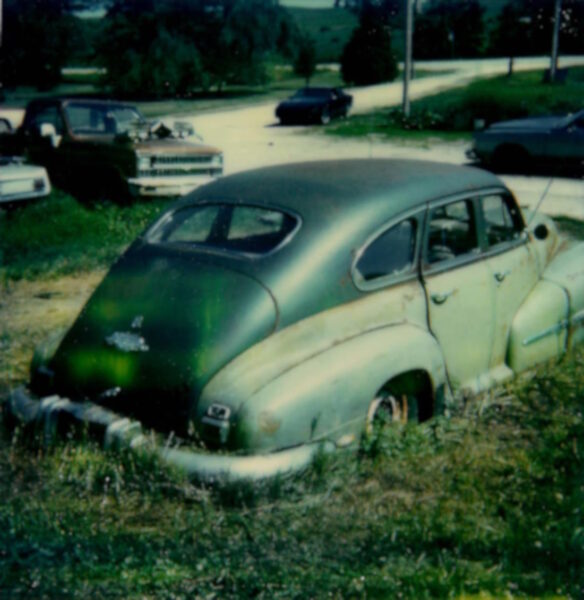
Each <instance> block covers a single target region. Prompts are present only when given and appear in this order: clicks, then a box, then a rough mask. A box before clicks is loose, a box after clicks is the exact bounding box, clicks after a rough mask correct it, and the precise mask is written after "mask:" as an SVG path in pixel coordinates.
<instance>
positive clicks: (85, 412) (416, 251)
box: [9, 160, 584, 479]
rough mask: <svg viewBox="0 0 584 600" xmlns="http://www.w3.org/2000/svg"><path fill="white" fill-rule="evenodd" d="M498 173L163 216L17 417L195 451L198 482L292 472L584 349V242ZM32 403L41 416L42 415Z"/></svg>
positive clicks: (242, 199) (252, 186)
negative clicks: (171, 440)
mask: <svg viewBox="0 0 584 600" xmlns="http://www.w3.org/2000/svg"><path fill="white" fill-rule="evenodd" d="M530 219H531V220H530V222H529V226H527V225H526V223H525V221H524V216H523V214H522V213H521V211H520V209H519V208H518V206H517V204H516V202H515V200H514V198H513V196H512V194H511V193H510V192H509V190H508V189H507V188H506V187H505V186H504V185H503V183H502V182H501V181H500V180H499V179H498V178H497V177H496V176H494V175H492V174H490V173H488V172H485V171H482V170H478V169H474V168H469V167H459V166H453V165H445V164H438V163H426V162H419V161H404V160H349V161H334V162H333V161H331V162H316V163H304V164H293V165H285V166H276V167H269V168H264V169H260V170H256V171H250V172H244V173H239V174H236V175H232V176H229V177H226V178H224V179H221V180H218V181H216V182H214V183H212V184H210V185H208V186H205V187H204V188H200V189H199V190H197V191H196V192H194V193H193V194H192V195H190V196H189V197H188V198H187V199H186V200H183V201H182V202H180V203H178V204H175V205H174V206H172V207H171V208H169V209H168V210H167V211H166V212H164V213H163V214H162V216H161V217H160V218H159V219H158V220H157V221H156V222H155V223H154V224H153V225H152V226H151V227H150V228H149V229H148V230H147V231H146V232H145V233H144V234H143V235H141V236H140V237H139V238H138V239H137V240H136V241H135V243H134V244H133V245H132V246H131V247H130V248H129V249H128V250H127V252H126V253H125V254H124V255H123V256H122V258H121V259H120V260H119V261H118V262H117V263H116V264H115V265H114V267H113V268H112V269H111V271H110V273H109V274H108V275H107V276H106V277H105V279H104V281H103V282H102V283H101V285H100V286H99V287H98V289H97V290H96V292H95V293H94V295H93V297H92V298H91V299H90V301H89V303H88V304H87V306H86V307H85V308H84V310H83V311H82V313H81V315H80V316H79V318H78V320H77V322H76V323H75V324H74V325H73V327H72V328H71V329H70V330H69V332H68V333H67V334H66V335H65V337H64V338H63V339H62V340H61V341H59V340H54V341H53V343H52V344H49V345H47V346H46V347H45V348H43V349H41V350H40V351H39V352H38V353H37V355H36V357H35V360H34V361H33V369H32V381H31V391H27V390H25V389H20V390H18V391H16V392H15V393H14V394H13V395H12V397H11V400H10V402H9V407H10V410H11V413H12V414H13V415H14V416H15V417H17V418H19V419H22V420H25V421H36V422H38V421H43V422H44V423H45V426H46V424H47V423H49V424H50V423H55V422H56V423H68V422H69V421H81V422H83V421H86V422H88V423H89V427H90V430H93V431H98V432H101V434H103V435H104V436H105V439H106V441H107V443H126V444H130V445H132V446H135V445H137V444H140V443H142V442H143V441H144V439H145V438H144V436H143V435H142V434H141V431H142V427H143V426H148V427H152V428H155V429H157V430H160V431H166V432H168V431H174V432H176V434H177V435H178V436H179V437H182V438H188V437H190V438H191V439H192V440H193V444H199V446H197V447H196V449H194V450H192V449H191V450H188V449H181V448H178V449H177V448H174V449H169V448H166V449H165V450H164V451H162V455H163V457H164V458H165V459H166V460H168V461H170V462H171V463H174V464H178V465H181V466H182V467H184V468H186V469H187V470H188V471H189V472H190V473H191V474H193V475H194V476H197V477H201V478H206V479H213V478H221V477H227V478H245V477H249V478H258V477H265V476H268V475H274V474H275V473H281V472H287V471H294V470H296V469H300V468H302V467H303V466H305V465H306V464H308V463H309V462H310V460H311V458H312V457H313V456H314V454H315V453H316V452H318V451H319V449H321V448H322V447H323V445H325V446H326V447H338V446H345V445H349V444H352V443H355V442H358V440H359V439H360V436H361V435H362V433H363V432H364V431H366V430H368V429H371V428H372V426H373V424H374V423H375V421H376V420H378V419H379V418H380V417H383V419H389V420H395V421H399V422H402V423H403V422H406V421H408V420H411V421H424V420H426V419H430V418H431V417H432V416H433V415H436V414H442V413H444V412H446V413H447V412H448V410H449V407H450V406H451V403H452V402H455V401H456V397H457V395H458V394H461V393H466V392H478V391H480V390H484V389H487V388H489V387H490V386H493V385H495V384H497V383H498V382H502V381H505V380H507V379H509V378H511V377H513V375H514V374H515V373H518V372H520V371H523V370H525V369H527V368H529V367H532V366H533V365H536V364H537V363H540V362H542V361H545V360H548V359H551V358H557V357H560V356H561V355H562V354H563V353H565V352H566V351H567V350H568V349H569V348H571V347H572V346H573V345H574V344H576V343H578V342H581V341H582V339H584V327H582V325H583V323H584V271H583V270H582V260H583V258H584V244H582V243H575V242H570V241H568V240H564V239H562V238H561V237H560V236H559V235H558V232H557V230H556V228H555V226H554V224H553V222H552V221H551V220H549V219H547V218H546V217H544V216H542V215H535V216H533V217H530ZM39 399H40V400H39Z"/></svg>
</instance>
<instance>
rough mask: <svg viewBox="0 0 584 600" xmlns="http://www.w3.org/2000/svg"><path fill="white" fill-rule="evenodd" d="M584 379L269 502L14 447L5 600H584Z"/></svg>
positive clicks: (9, 462)
mask: <svg viewBox="0 0 584 600" xmlns="http://www.w3.org/2000/svg"><path fill="white" fill-rule="evenodd" d="M583 373H584V359H583V357H582V354H576V355H574V356H572V357H570V358H568V359H566V360H564V361H563V362H562V363H561V365H560V366H558V367H551V366H550V367H549V368H546V369H543V370H540V375H538V376H537V377H528V378H525V379H524V380H523V381H522V382H520V383H517V384H516V385H515V386H513V387H511V388H507V389H505V390H500V391H499V393H497V394H494V395H493V394H491V395H488V396H483V397H480V398H475V399H470V400H469V401H468V402H467V403H466V404H465V405H464V406H461V407H460V409H459V410H458V412H457V413H456V414H455V415H454V416H453V417H452V418H451V419H448V420H447V419H443V418H440V419H436V420H434V421H432V422H431V423H430V424H428V425H425V426H419V427H411V426H410V427H405V428H401V429H400V428H395V429H390V430H388V431H386V432H385V433H383V434H381V435H380V437H378V438H376V439H374V440H372V439H370V440H365V441H364V442H363V443H362V445H361V452H360V453H356V452H346V453H342V454H336V455H332V456H322V457H320V459H318V460H317V462H316V463H315V465H314V467H313V468H311V469H310V470H309V471H308V472H306V473H304V474H303V475H302V476H299V477H297V478H295V479H292V480H277V481H274V482H272V483H270V484H267V485H265V486H260V487H255V488H252V487H250V486H246V485H239V486H232V487H229V488H220V489H215V490H213V489H209V488H205V487H201V486H197V485H194V484H192V483H190V482H188V481H186V480H185V479H184V478H183V477H182V476H181V475H180V474H179V473H175V472H170V471H168V470H167V469H166V468H163V467H162V465H160V464H159V463H158V462H157V461H156V460H155V459H153V458H151V457H149V456H147V455H143V456H136V455H128V454H115V453H106V452H103V451H100V450H98V449H95V448H93V447H92V446H91V445H90V444H89V443H87V442H85V443H81V444H79V443H73V442H66V443H64V444H62V445H59V446H57V447H53V448H50V449H49V448H44V447H43V446H42V445H38V444H36V443H34V442H31V441H27V440H25V439H23V438H22V436H20V435H18V434H16V435H9V434H4V435H3V436H2V437H1V438H0V494H2V498H3V501H2V503H1V504H0V590H2V592H1V593H0V596H2V597H6V598H8V597H10V598H25V597H31V596H34V597H37V598H41V597H47V598H49V597H57V596H58V597H68V598H87V597H91V598H191V597H200V598H207V597H217V598H219V597H220V598H243V597H257V598H300V597H303V598H306V597H311V598H324V597H333V598H347V597H352V598H368V597H373V598H415V599H419V598H476V599H477V600H478V599H479V598H480V599H482V600H485V599H489V598H503V597H504V598H520V597H529V598H580V597H582V594H584V528H583V524H584V522H583V514H582V511H583V510H584V508H583V507H584V463H583V460H584V421H583V420H582V389H583V387H582V386H583Z"/></svg>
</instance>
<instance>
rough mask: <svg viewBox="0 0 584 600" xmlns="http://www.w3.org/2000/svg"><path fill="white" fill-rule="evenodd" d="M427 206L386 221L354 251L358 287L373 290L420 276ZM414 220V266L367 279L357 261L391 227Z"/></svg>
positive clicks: (353, 262)
mask: <svg viewBox="0 0 584 600" xmlns="http://www.w3.org/2000/svg"><path fill="white" fill-rule="evenodd" d="M426 212H427V211H426V206H425V205H424V206H421V207H420V206H418V207H416V208H415V209H412V210H409V211H407V212H404V213H401V214H399V215H397V216H396V217H393V218H392V219H391V220H389V221H386V222H385V223H384V224H383V225H382V226H381V227H378V228H377V229H376V230H375V231H374V232H373V233H372V234H371V235H369V236H368V237H367V238H366V240H365V242H364V243H363V244H362V245H361V246H359V248H358V250H357V251H356V252H354V256H353V260H352V262H351V269H350V272H351V278H352V279H353V283H354V284H355V286H356V287H357V289H359V290H361V291H363V292H371V291H375V290H379V289H382V288H385V287H388V286H391V285H395V284H397V283H403V282H405V281H410V280H412V279H418V278H419V272H420V271H419V263H420V251H421V242H422V235H423V232H424V226H425V220H426ZM408 220H414V221H416V234H415V247H414V256H413V260H412V267H411V269H409V270H408V271H406V272H404V273H396V274H393V273H392V274H389V275H383V276H381V277H376V278H375V279H369V280H367V279H365V278H364V277H363V276H362V275H361V272H360V271H359V270H358V269H357V263H358V262H359V261H360V260H361V257H362V256H363V255H364V254H365V252H367V250H368V249H369V247H370V246H372V245H373V244H374V243H375V242H376V241H377V240H378V239H379V238H380V237H381V236H382V235H384V234H385V233H386V232H387V231H389V230H390V229H392V228H394V227H396V226H397V225H399V224H400V223H402V222H403V221H408Z"/></svg>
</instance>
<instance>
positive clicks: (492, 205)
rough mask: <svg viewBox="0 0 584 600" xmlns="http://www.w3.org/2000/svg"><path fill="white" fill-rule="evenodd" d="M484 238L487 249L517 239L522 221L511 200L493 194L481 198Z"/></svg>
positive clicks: (521, 227)
mask: <svg viewBox="0 0 584 600" xmlns="http://www.w3.org/2000/svg"><path fill="white" fill-rule="evenodd" d="M481 210H482V213H483V222H484V224H485V237H486V242H487V246H488V247H489V248H491V247H493V246H497V245H498V244H503V243H505V242H510V241H513V240H516V239H518V238H519V236H520V234H521V230H522V229H523V220H522V218H521V215H520V214H519V209H518V208H517V205H516V204H515V203H514V202H513V200H512V199H511V198H508V197H506V196H503V195H501V194H493V195H491V196H485V197H483V198H481Z"/></svg>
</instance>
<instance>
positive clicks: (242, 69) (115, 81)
mask: <svg viewBox="0 0 584 600" xmlns="http://www.w3.org/2000/svg"><path fill="white" fill-rule="evenodd" d="M72 4H74V0H4V15H3V16H4V30H3V39H2V47H1V53H0V76H1V78H2V82H3V83H4V85H5V86H15V85H23V84H24V85H35V86H37V87H41V88H50V87H52V86H54V85H55V84H56V83H58V82H59V80H60V75H61V68H62V67H63V66H66V65H68V64H70V61H71V60H72V57H77V59H79V57H81V58H82V60H85V61H91V63H92V64H94V65H98V66H103V67H105V69H106V75H105V81H104V83H105V84H106V85H107V86H108V88H109V89H110V90H111V91H112V92H113V93H114V94H117V95H156V96H166V95H188V94H190V93H193V92H195V91H198V90H209V89H214V90H219V91H221V90H222V89H223V88H224V87H225V86H226V85H233V84H257V83H264V82H266V81H267V79H268V77H269V75H268V69H267V64H268V61H269V60H275V58H274V57H277V60H279V61H282V62H287V63H290V64H292V65H294V67H295V70H296V72H297V73H298V74H299V75H301V76H303V77H305V78H306V79H307V80H309V79H310V77H311V75H312V73H313V72H314V69H315V65H316V61H317V59H318V57H317V56H316V52H315V43H314V40H313V39H311V38H309V37H308V36H307V35H305V34H304V33H303V32H302V31H301V29H300V28H299V26H298V24H297V23H295V21H294V20H293V18H292V17H291V15H290V13H289V12H288V11H287V10H286V9H285V8H284V7H282V6H280V4H279V2H278V0H110V4H109V10H108V13H107V15H106V17H105V18H104V19H103V20H102V22H100V24H99V28H98V30H97V31H98V33H97V34H96V32H95V29H94V30H91V31H90V30H89V28H88V27H87V24H86V23H84V22H82V21H81V20H80V19H77V18H75V17H74V16H72V12H71V7H72ZM335 4H338V5H339V8H338V10H351V11H353V12H355V13H356V14H357V15H358V16H359V20H358V25H357V27H356V28H355V30H354V31H353V34H352V36H351V38H350V39H349V41H348V43H347V44H346V46H345V48H344V49H343V50H342V52H341V55H340V56H339V60H340V62H341V72H342V75H343V78H344V79H345V81H346V82H347V83H350V84H357V85H363V84H371V83H377V82H379V81H388V80H391V79H393V78H395V76H396V75H397V63H396V57H395V52H394V50H395V48H394V46H393V45H392V34H395V32H396V30H398V29H399V28H401V24H402V20H403V11H404V6H405V0H348V1H347V2H342V3H341V2H337V3H335ZM341 5H342V6H341ZM553 5H554V1H553V0H511V1H509V2H508V3H507V4H505V5H504V6H503V8H502V10H500V11H499V13H498V14H497V15H496V17H495V18H494V19H491V20H490V21H489V20H488V19H487V17H486V15H485V12H486V11H485V5H484V3H481V2H479V0H426V1H425V2H423V3H420V0H416V7H417V9H416V18H415V29H414V58H416V59H438V58H471V57H482V56H509V57H513V56H521V55H530V54H544V53H548V52H549V50H550V44H551V31H552V27H553ZM561 23H562V25H561V30H560V49H561V51H562V52H564V53H574V54H579V53H584V36H583V35H581V33H582V31H584V2H582V0H563V2H562V21H561Z"/></svg>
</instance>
